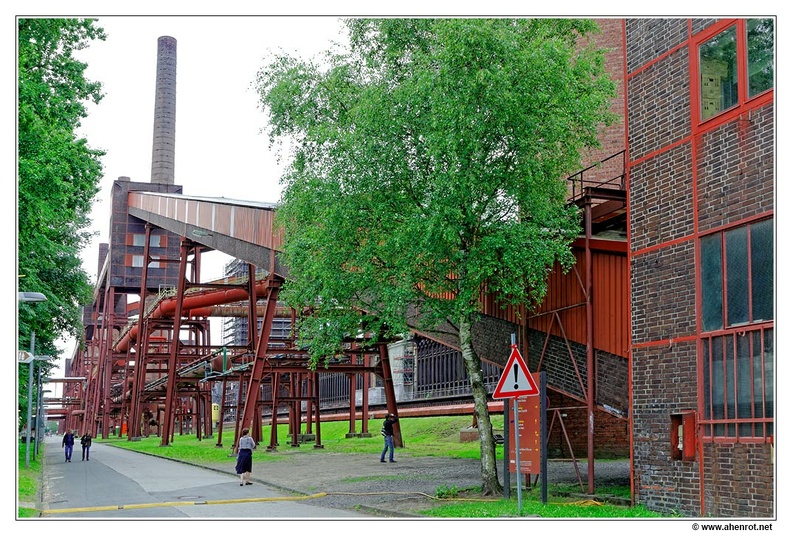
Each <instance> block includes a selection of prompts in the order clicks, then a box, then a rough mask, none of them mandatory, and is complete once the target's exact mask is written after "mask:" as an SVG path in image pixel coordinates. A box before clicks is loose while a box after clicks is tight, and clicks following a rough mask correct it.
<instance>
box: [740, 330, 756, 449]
mask: <svg viewBox="0 0 792 536" xmlns="http://www.w3.org/2000/svg"><path fill="white" fill-rule="evenodd" d="M750 341H751V338H750V337H746V336H745V335H737V418H738V419H750V418H752V417H755V415H754V405H753V402H754V399H753V396H752V392H751V385H752V384H751V344H750ZM760 407H761V406H760ZM739 432H740V435H741V436H743V437H750V436H753V425H752V424H751V423H741V424H740V425H739Z"/></svg>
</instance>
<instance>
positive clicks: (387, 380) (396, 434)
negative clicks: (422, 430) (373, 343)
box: [377, 343, 404, 448]
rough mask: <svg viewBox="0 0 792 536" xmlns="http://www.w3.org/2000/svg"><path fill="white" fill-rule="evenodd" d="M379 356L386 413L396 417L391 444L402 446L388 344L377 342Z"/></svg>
mask: <svg viewBox="0 0 792 536" xmlns="http://www.w3.org/2000/svg"><path fill="white" fill-rule="evenodd" d="M377 346H378V348H379V358H380V366H381V367H382V383H383V385H384V389H385V405H386V407H387V408H388V413H392V414H393V415H395V416H396V417H397V420H396V423H395V424H394V425H393V445H394V446H396V447H400V448H401V447H403V446H404V442H403V441H402V436H401V426H399V421H398V417H399V410H398V408H397V407H396V390H395V389H394V388H393V374H392V373H391V367H390V358H389V357H388V345H387V344H385V343H379V344H378V345H377Z"/></svg>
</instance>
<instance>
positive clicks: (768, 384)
mask: <svg viewBox="0 0 792 536" xmlns="http://www.w3.org/2000/svg"><path fill="white" fill-rule="evenodd" d="M773 348H774V347H773V330H772V329H766V330H765V336H764V354H763V356H762V357H763V359H764V370H765V377H764V388H765V396H764V400H765V417H768V418H771V417H774V416H775V408H774V407H773V404H774V403H775V392H774V391H773V377H774V370H775V369H774V368H773V366H774V365H773V355H774V354H775V352H774V349H773ZM773 433H774V432H773V424H772V423H770V424H768V425H767V435H771V434H773Z"/></svg>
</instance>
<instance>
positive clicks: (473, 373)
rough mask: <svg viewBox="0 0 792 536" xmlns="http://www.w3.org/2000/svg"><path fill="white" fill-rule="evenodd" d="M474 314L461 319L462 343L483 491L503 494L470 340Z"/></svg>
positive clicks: (484, 393)
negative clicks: (471, 394) (477, 440)
mask: <svg viewBox="0 0 792 536" xmlns="http://www.w3.org/2000/svg"><path fill="white" fill-rule="evenodd" d="M472 325H473V322H472V315H463V317H462V318H461V320H460V322H459V346H460V348H461V349H462V358H463V359H464V360H465V367H466V368H467V373H468V379H469V380H470V387H471V388H472V389H473V412H474V414H475V416H476V421H477V422H478V430H479V443H480V451H481V478H482V488H481V491H482V493H483V494H484V495H500V494H501V493H502V492H503V487H502V486H501V483H500V481H499V480H498V469H497V464H496V458H495V440H494V438H493V437H492V423H491V422H490V417H489V409H488V408H487V401H488V399H487V389H486V387H485V386H484V378H483V374H482V372H481V359H480V358H479V356H478V354H476V352H475V351H473V342H472V340H471V334H470V331H471V327H472Z"/></svg>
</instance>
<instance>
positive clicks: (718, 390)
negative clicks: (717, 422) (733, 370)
mask: <svg viewBox="0 0 792 536" xmlns="http://www.w3.org/2000/svg"><path fill="white" fill-rule="evenodd" d="M711 370H712V418H713V419H723V418H724V417H725V416H726V415H725V411H724V394H723V387H724V380H723V337H718V338H715V339H712V368H711Z"/></svg>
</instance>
